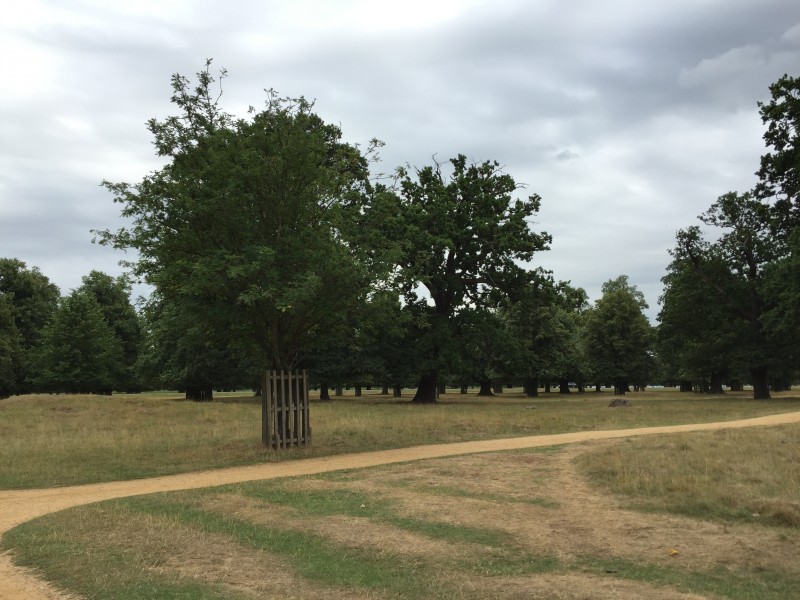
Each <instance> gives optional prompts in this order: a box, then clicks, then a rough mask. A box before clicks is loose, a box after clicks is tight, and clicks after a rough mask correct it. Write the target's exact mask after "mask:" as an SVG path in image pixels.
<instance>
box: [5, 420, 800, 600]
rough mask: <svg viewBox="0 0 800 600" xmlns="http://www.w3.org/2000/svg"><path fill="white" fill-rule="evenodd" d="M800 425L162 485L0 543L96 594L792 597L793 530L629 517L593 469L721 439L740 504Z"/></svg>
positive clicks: (652, 462)
mask: <svg viewBox="0 0 800 600" xmlns="http://www.w3.org/2000/svg"><path fill="white" fill-rule="evenodd" d="M798 434H800V426H792V427H776V428H752V429H743V430H737V431H735V432H733V431H731V432H724V433H718V434H708V435H706V434H690V435H675V436H663V437H659V438H647V439H642V440H635V441H634V442H631V443H627V442H624V441H606V442H592V443H586V444H580V445H573V446H568V447H563V448H559V449H549V450H548V451H541V450H539V451H515V452H508V453H501V454H480V455H470V456H462V457H454V458H447V459H437V460H428V461H422V462H416V463H406V464H398V465H392V466H389V467H381V468H371V469H365V470H359V471H349V472H343V473H333V474H330V475H325V476H313V477H303V478H294V479H285V480H275V481H268V482H252V483H246V484H238V485H234V486H226V487H222V488H215V489H208V490H197V491H191V492H179V493H172V494H160V495H156V496H148V497H140V498H131V499H125V500H118V501H113V502H106V503H102V504H98V505H94V506H87V507H82V508H76V509H71V510H68V511H63V512H61V513H57V514H53V515H48V516H47V517H44V518H41V519H38V520H36V521H33V522H31V523H27V524H25V525H23V526H21V527H18V528H17V529H16V530H13V531H12V532H10V533H9V534H8V538H6V539H4V542H5V543H7V544H8V545H10V546H12V547H13V548H14V551H15V553H16V556H17V557H18V559H19V560H21V561H22V562H23V563H24V564H27V565H29V566H33V567H35V568H38V569H41V570H42V571H43V572H44V573H46V575H47V577H48V578H50V579H54V580H56V581H57V582H58V584H59V585H62V586H64V587H66V588H67V589H69V590H72V591H75V592H79V593H81V594H83V595H84V596H85V597H91V598H93V599H98V600H104V599H110V598H115V599H117V600H122V599H133V598H155V597H158V598H178V597H184V596H181V595H180V593H183V591H185V590H192V591H191V595H189V596H186V597H192V598H235V599H239V598H242V599H245V598H262V597H276V598H295V597H296V598H312V597H313V598H325V599H329V600H337V599H345V598H370V599H372V598H374V599H383V598H387V599H388V598H407V599H428V598H447V599H448V600H478V599H481V600H482V599H487V598H497V599H509V600H510V599H539V598H543V599H565V600H578V599H586V598H592V599H599V600H604V599H608V600H611V599H616V598H641V599H655V600H671V599H682V600H697V599H699V598H731V599H734V600H783V599H793V598H796V590H797V589H800V567H798V565H797V560H796V557H797V556H799V555H800V533H799V532H798V529H797V528H796V527H795V526H787V525H781V524H779V523H774V524H771V525H765V524H764V523H763V522H762V521H758V522H757V523H749V522H748V523H743V522H738V521H730V520H727V519H726V520H723V521H714V520H708V518H706V520H698V519H697V518H695V517H692V516H686V515H676V514H661V513H657V512H650V513H644V512H641V511H638V510H631V509H630V508H628V507H627V506H626V502H627V500H625V499H622V498H621V497H620V496H617V495H611V494H610V493H609V492H607V491H606V490H605V488H604V487H599V486H597V485H594V484H592V483H591V482H590V481H588V480H587V479H586V478H585V477H584V476H583V475H582V469H583V468H585V467H584V465H585V464H586V463H589V464H591V463H593V462H594V461H596V460H598V459H600V460H601V461H602V462H604V463H605V462H606V461H607V457H609V456H615V453H617V452H619V453H621V454H622V455H631V454H635V455H636V464H637V465H638V469H639V472H640V473H641V474H644V473H646V472H648V471H658V470H659V469H661V468H662V465H664V464H665V463H663V462H662V461H661V458H660V457H661V455H663V453H664V451H665V450H669V451H670V453H674V452H683V453H684V454H685V453H686V452H691V453H695V454H701V453H702V454H704V455H706V456H708V455H709V453H711V452H712V449H713V452H714V453H717V452H719V453H721V455H722V454H725V455H727V464H728V465H729V466H730V468H729V469H727V470H726V471H725V472H724V474H721V475H719V476H718V477H717V478H716V479H715V482H716V483H715V484H714V485H716V486H717V487H724V486H725V485H728V484H729V483H730V481H731V478H734V481H736V486H737V489H738V490H740V492H741V495H742V497H746V496H752V497H759V496H760V495H762V493H763V492H761V491H758V490H760V489H761V487H760V486H761V485H762V483H763V482H762V481H756V478H755V477H754V476H753V474H754V472H755V471H753V470H752V468H751V466H749V460H750V459H749V457H750V455H752V454H764V452H763V449H764V447H766V446H764V444H765V443H767V444H771V445H783V446H790V447H791V446H797V445H798V444H797V440H798ZM689 438H691V439H689ZM640 444H644V446H640ZM650 444H652V445H653V450H652V451H651V450H650V449H649V448H648V445H650ZM686 444H690V446H691V450H682V451H681V450H679V448H681V447H683V445H686ZM759 448H760V449H761V451H760V452H756V451H755V450H756V449H759ZM622 462H623V463H627V462H629V461H626V460H623V461H622ZM675 462H677V461H675ZM769 462H770V464H771V466H770V467H769V471H770V472H771V473H774V475H775V477H774V480H775V481H780V478H781V476H780V474H781V473H784V474H788V473H791V472H793V469H795V468H796V465H797V463H798V462H799V461H798V457H797V456H796V454H794V451H789V452H772V453H770V460H769ZM701 464H702V463H701V462H695V463H693V465H694V466H690V465H688V464H686V465H684V466H683V467H682V470H683V471H684V472H685V473H688V472H689V471H691V470H694V471H697V470H698V469H700V465H701ZM739 465H741V468H739ZM761 468H766V466H763V467H761ZM756 470H757V468H756ZM696 475H697V476H695V477H689V476H687V477H684V481H685V482H686V484H685V487H684V488H683V491H682V493H684V494H687V495H696V494H697V495H702V494H703V493H705V492H703V488H702V486H703V485H704V484H703V481H704V478H705V475H703V476H700V475H699V474H696ZM787 476H788V477H792V476H791V475H787ZM770 478H772V476H770ZM631 479H633V478H631ZM761 479H762V480H766V476H764V477H762V478H761ZM792 485H794V484H792ZM712 487H713V486H712ZM790 493H794V492H790ZM528 499H536V500H537V502H528V501H526V500H528ZM664 510H667V508H666V507H665V508H664ZM65 540H68V542H67V541H65ZM673 551H674V552H673ZM131 590H133V591H131ZM136 590H139V592H136ZM142 590H147V593H145V592H142ZM187 593H188V592H187ZM148 594H149V595H148Z"/></svg>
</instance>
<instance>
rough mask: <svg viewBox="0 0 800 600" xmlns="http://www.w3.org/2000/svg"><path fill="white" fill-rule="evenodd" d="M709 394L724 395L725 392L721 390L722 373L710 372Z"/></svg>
mask: <svg viewBox="0 0 800 600" xmlns="http://www.w3.org/2000/svg"><path fill="white" fill-rule="evenodd" d="M709 392H710V393H712V394H724V393H725V390H724V389H723V388H722V372H721V371H711V385H710V389H709Z"/></svg>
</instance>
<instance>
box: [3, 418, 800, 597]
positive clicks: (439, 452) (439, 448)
mask: <svg viewBox="0 0 800 600" xmlns="http://www.w3.org/2000/svg"><path fill="white" fill-rule="evenodd" d="M785 423H800V412H795V413H784V414H777V415H768V416H765V417H756V418H751V419H743V420H740V421H728V422H722V423H694V424H688V425H670V426H661V427H647V428H640V429H620V430H613V431H580V432H574V433H562V434H555V435H541V436H529V437H519V438H507V439H500V440H484V441H475V442H461V443H453V444H438V445H428V446H415V447H412V448H399V449H395V450H382V451H377V452H364V453H360V454H344V455H339V456H329V457H320V458H309V459H303V460H296V461H288V462H282V463H268V464H260V465H252V466H247V467H234V468H229V469H217V470H213V471H202V472H198V473H186V474H181V475H171V476H167V477H156V478H152V479H139V480H133V481H117V482H111V483H98V484H90V485H81V486H71V487H59V488H50V489H41V490H14V491H5V492H0V536H2V534H3V533H4V532H6V531H8V530H9V529H11V528H12V527H15V526H16V525H19V524H21V523H24V522H25V521H29V520H31V519H34V518H36V517H39V516H41V515H45V514H47V513H50V512H55V511H58V510H63V509H65V508H70V507H73V506H78V505H81V504H89V503H91V502H98V501H101V500H109V499H112V498H122V497H126V496H134V495H140V494H150V493H154V492H168V491H176V490H186V489H195V488H202V487H209V486H215V485H224V484H229V483H240V482H244V481H253V480H261V479H275V478H279V477H292V476H298V475H312V474H316V473H324V472H328V471H337V470H342V469H358V468H365V467H374V466H380V465H388V464H393V463H401V462H409V461H414V460H422V459H428V458H443V457H447V456H457V455H463V454H474V453H481V452H497V451H502V450H519V449H524V448H537V447H543V446H555V445H559V444H569V443H574V442H585V441H591V440H607V439H613V438H622V437H630V436H641V435H655V434H662V433H680V432H688V431H704V430H706V431H707V430H716V429H726V428H741V427H753V426H758V425H780V424H785ZM66 598H67V597H66V596H64V595H63V594H61V593H59V592H58V591H56V590H54V589H53V588H51V587H50V586H48V585H47V584H46V583H44V582H42V581H40V580H38V579H37V578H36V577H34V576H33V575H32V574H31V573H30V572H28V571H26V570H25V569H20V568H18V567H15V566H14V565H13V564H12V563H11V558H10V556H9V555H8V554H7V553H2V554H0V600H66Z"/></svg>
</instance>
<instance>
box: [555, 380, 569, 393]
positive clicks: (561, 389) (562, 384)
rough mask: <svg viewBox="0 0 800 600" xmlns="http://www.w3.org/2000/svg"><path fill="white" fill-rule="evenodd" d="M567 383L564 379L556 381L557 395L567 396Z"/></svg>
mask: <svg viewBox="0 0 800 600" xmlns="http://www.w3.org/2000/svg"><path fill="white" fill-rule="evenodd" d="M569 392H570V390H569V381H568V380H566V379H559V380H558V393H559V394H569Z"/></svg>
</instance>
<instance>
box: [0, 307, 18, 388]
mask: <svg viewBox="0 0 800 600" xmlns="http://www.w3.org/2000/svg"><path fill="white" fill-rule="evenodd" d="M21 360H22V351H21V337H20V335H19V331H18V330H17V326H16V324H15V323H14V307H13V306H12V304H11V300H10V298H9V295H8V294H3V293H0V398H7V397H8V396H10V395H12V394H14V393H16V391H17V386H18V384H19V383H20V377H21V370H22V365H21V364H20V363H21Z"/></svg>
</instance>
